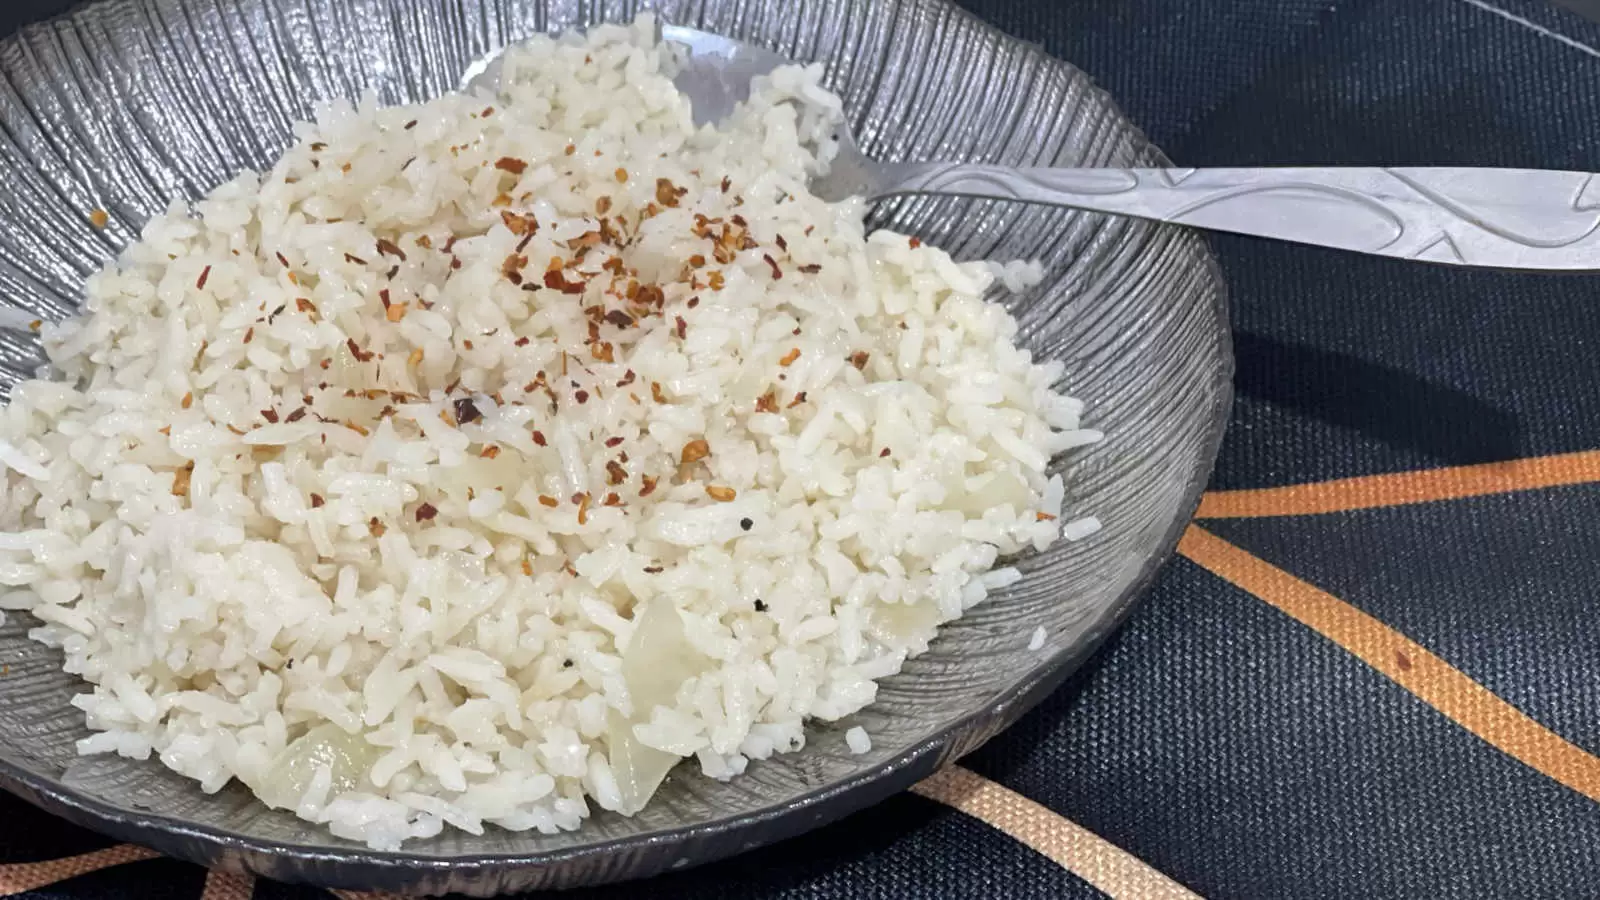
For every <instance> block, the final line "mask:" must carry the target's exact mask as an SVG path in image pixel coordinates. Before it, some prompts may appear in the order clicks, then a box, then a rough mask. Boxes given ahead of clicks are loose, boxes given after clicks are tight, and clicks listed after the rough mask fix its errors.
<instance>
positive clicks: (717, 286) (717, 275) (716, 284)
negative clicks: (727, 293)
mask: <svg viewBox="0 0 1600 900" xmlns="http://www.w3.org/2000/svg"><path fill="white" fill-rule="evenodd" d="M706 279H707V280H708V282H709V283H710V285H711V289H712V290H713V291H720V290H722V286H723V285H724V284H725V283H726V281H725V280H724V279H723V277H722V273H721V272H712V273H711V274H710V275H707V276H706Z"/></svg>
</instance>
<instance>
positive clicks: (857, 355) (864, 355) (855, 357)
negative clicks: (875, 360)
mask: <svg viewBox="0 0 1600 900" xmlns="http://www.w3.org/2000/svg"><path fill="white" fill-rule="evenodd" d="M871 358H872V354H870V353H868V352H867V351H865V350H857V351H856V352H854V353H852V354H850V365H852V366H855V367H856V369H857V370H858V371H859V370H862V369H865V368H866V367H867V360H869V359H871Z"/></svg>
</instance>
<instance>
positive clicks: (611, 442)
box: [606, 437, 622, 447]
mask: <svg viewBox="0 0 1600 900" xmlns="http://www.w3.org/2000/svg"><path fill="white" fill-rule="evenodd" d="M620 443H622V438H619V437H614V438H606V446H607V447H615V446H617V445H618V444H620Z"/></svg>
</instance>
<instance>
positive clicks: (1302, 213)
mask: <svg viewBox="0 0 1600 900" xmlns="http://www.w3.org/2000/svg"><path fill="white" fill-rule="evenodd" d="M661 32H662V36H663V37H664V38H665V39H666V40H668V41H672V42H674V43H678V44H682V45H684V46H686V47H687V48H688V51H689V56H688V60H687V62H686V64H685V65H684V67H683V69H682V70H681V71H680V72H679V73H678V76H677V78H676V79H675V83H676V85H677V87H678V89H679V90H680V91H682V92H683V93H684V94H685V95H686V96H687V97H688V98H689V100H690V102H691V104H692V106H693V115H694V120H695V123H696V124H697V125H704V124H714V123H716V122H719V121H721V120H722V119H723V118H725V117H726V116H728V115H729V114H730V113H732V112H733V110H734V109H735V107H737V106H738V104H739V103H741V102H743V101H744V100H745V99H746V98H747V97H748V96H749V93H750V80H751V79H752V78H754V77H756V76H758V75H764V74H767V73H768V72H771V71H772V70H773V69H776V68H778V67H779V66H783V65H789V64H791V63H792V61H791V60H789V59H787V58H785V57H783V56H782V55H780V54H778V53H775V52H773V51H771V50H768V49H766V48H763V47H759V46H756V45H754V44H748V43H744V42H741V41H736V40H734V39H732V38H726V37H723V36H721V35H716V34H709V33H707V32H704V31H696V30H694V29H692V28H680V27H676V26H666V27H664V28H662V29H661ZM498 63H499V55H498V53H497V54H495V55H493V56H490V57H486V58H484V59H481V60H479V61H478V62H476V63H474V64H473V66H472V67H471V68H469V69H468V70H467V74H466V75H465V76H464V78H463V81H464V86H465V87H467V88H477V87H489V88H491V89H492V88H493V87H495V86H497V85H498V82H499V65H498ZM836 137H837V139H838V142H839V153H838V156H837V157H836V158H835V159H834V160H833V162H832V164H831V166H830V168H829V171H828V172H827V173H826V174H824V175H821V176H819V177H818V178H816V179H815V180H814V181H813V183H812V185H811V188H812V191H813V193H815V194H816V195H817V196H818V197H820V198H822V199H824V200H828V201H838V200H843V199H845V198H847V197H852V196H862V197H865V198H867V199H868V200H879V199H883V198H886V197H894V196H900V195H905V194H946V195H957V196H965V197H981V198H988V199H995V200H1014V201H1022V202H1026V203H1043V204H1049V205H1053V206H1065V207H1071V208H1073V209H1081V210H1088V211H1092V212H1101V213H1111V214H1114V215H1123V216H1133V217H1136V218H1141V219H1150V220H1153V221H1157V222H1167V223H1170V224H1174V225H1188V226H1192V227H1196V228H1206V229H1210V230H1213V231H1226V232H1233V233H1235V234H1247V235H1253V236H1256V237H1265V238H1276V239H1279V240H1287V241H1295V242H1298V243H1302V244H1314V245H1317V246H1322V247H1334V248H1338V249H1343V250H1354V251H1356V252H1359V253H1370V254H1375V255H1378V256H1392V257H1397V258H1400V259H1415V260H1422V261H1424V262H1433V263H1445V264H1451V265H1460V266H1480V267H1489V268H1502V269H1530V270H1555V271H1560V270H1565V271H1585V270H1588V271H1593V270H1600V233H1597V232H1600V183H1596V179H1595V174H1594V173H1591V172H1565V171H1557V170H1549V169H1489V168H1427V167H1412V168H1380V167H1324V168H1310V167H1294V168H1205V169H1180V168H1139V169H1108V168H1093V169H1091V168H1051V167H1043V166H1040V167H1013V166H999V165H988V164H983V163H957V162H885V161H881V160H877V159H873V158H872V157H870V156H868V155H867V154H865V153H864V152H862V150H861V149H860V147H858V146H857V145H856V143H855V139H854V138H853V137H852V136H851V134H850V133H849V130H848V129H844V128H841V129H840V130H839V133H838V134H837V135H836Z"/></svg>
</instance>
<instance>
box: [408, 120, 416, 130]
mask: <svg viewBox="0 0 1600 900" xmlns="http://www.w3.org/2000/svg"><path fill="white" fill-rule="evenodd" d="M415 127H417V120H416V119H412V120H411V121H409V122H407V123H406V130H407V131H410V130H411V129H413V128H415Z"/></svg>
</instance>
